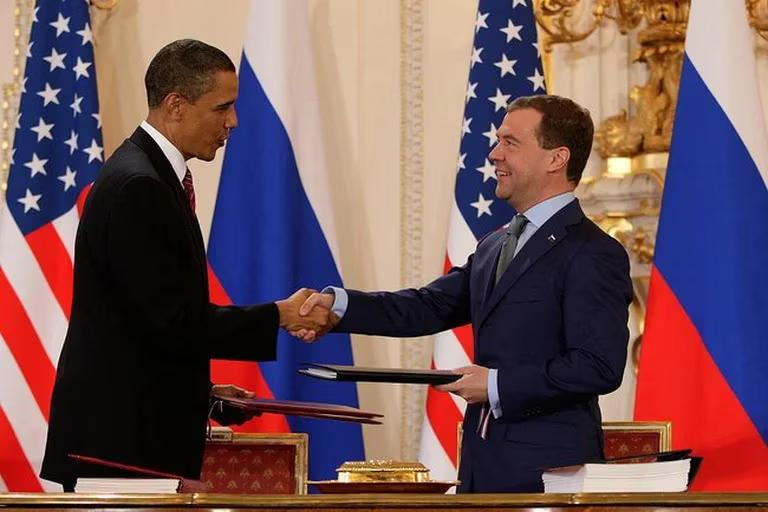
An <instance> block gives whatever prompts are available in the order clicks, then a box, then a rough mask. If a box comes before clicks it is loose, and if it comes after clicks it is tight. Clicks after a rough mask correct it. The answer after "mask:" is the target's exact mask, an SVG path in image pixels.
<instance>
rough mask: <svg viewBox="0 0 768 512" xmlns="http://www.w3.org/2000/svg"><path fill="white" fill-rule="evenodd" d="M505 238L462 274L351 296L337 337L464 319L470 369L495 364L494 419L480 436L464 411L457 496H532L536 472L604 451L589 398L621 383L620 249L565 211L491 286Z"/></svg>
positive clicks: (576, 211)
mask: <svg viewBox="0 0 768 512" xmlns="http://www.w3.org/2000/svg"><path fill="white" fill-rule="evenodd" d="M503 237H504V232H503V231H497V232H495V233H492V234H490V235H488V236H487V237H485V238H484V239H483V240H481V241H480V242H479V243H478V245H477V249H476V250H475V253H474V254H473V255H472V256H470V257H469V260H468V261H467V263H466V264H465V265H464V266H463V267H456V268H454V269H452V270H451V271H450V272H449V273H448V274H446V275H445V276H442V277H440V278H438V279H437V280H435V281H433V282H432V283H430V284H429V285H427V286H426V287H424V288H421V289H419V290H402V291H400V292H395V293H389V292H380V293H362V292H355V291H350V292H349V305H348V308H347V312H346V314H345V315H344V318H343V319H342V321H341V323H340V324H339V327H338V328H339V330H342V331H347V332H358V333H363V334H380V335H384V336H421V335H425V334H432V333H436V332H440V331H444V330H446V329H450V328H453V327H457V326H460V325H463V324H466V323H469V322H471V323H472V328H473V333H474V354H475V362H476V363H477V364H479V365H482V366H486V367H489V368H496V369H498V390H499V397H500V400H501V407H502V412H503V416H502V417H501V418H499V419H498V420H492V421H491V422H490V425H489V430H488V436H487V439H481V438H480V436H479V435H478V434H477V426H478V422H479V414H480V406H479V405H470V406H468V407H467V410H466V414H465V418H464V440H463V445H462V459H461V467H460V468H459V479H460V480H461V486H460V487H459V491H461V492H540V491H542V489H543V487H542V482H541V473H542V471H541V470H542V469H543V468H548V467H554V466H564V465H569V464H577V463H581V462H585V461H587V460H591V459H597V458H600V457H601V456H602V431H601V427H600V423H601V421H600V409H599V408H598V405H597V397H598V395H600V394H603V393H608V392H610V391H613V390H614V389H616V388H617V387H618V386H619V384H621V379H622V375H623V370H624V364H625V361H626V350H627V340H628V336H629V334H628V330H627V315H628V311H627V306H628V305H629V303H630V301H631V300H632V283H631V281H630V278H629V261H628V258H627V254H626V252H625V251H624V249H623V248H622V246H621V245H620V244H619V243H618V242H617V241H616V240H614V239H613V238H611V237H610V236H608V235H607V234H606V233H604V232H603V231H601V230H600V228H598V227H597V226H596V225H595V224H594V223H592V222H591V221H590V220H589V219H587V218H586V217H585V216H584V214H583V213H582V211H581V208H580V207H579V204H578V201H573V202H572V203H570V204H568V205H566V206H565V207H563V208H562V209H561V210H560V211H559V212H557V213H556V214H555V215H554V216H552V217H551V218H550V219H549V220H548V221H547V222H546V223H545V224H544V225H543V226H541V227H540V228H539V229H538V230H537V231H536V233H534V235H533V236H532V237H531V239H530V240H528V242H527V243H526V244H525V245H524V246H523V247H522V248H521V249H520V251H519V252H518V254H517V255H516V256H515V258H514V259H513V260H512V262H511V263H510V265H509V267H508V268H507V270H506V272H505V273H504V275H503V276H502V278H501V280H500V281H499V283H498V284H497V285H495V286H494V276H495V272H496V263H497V261H498V257H499V252H500V250H501V244H502V242H503Z"/></svg>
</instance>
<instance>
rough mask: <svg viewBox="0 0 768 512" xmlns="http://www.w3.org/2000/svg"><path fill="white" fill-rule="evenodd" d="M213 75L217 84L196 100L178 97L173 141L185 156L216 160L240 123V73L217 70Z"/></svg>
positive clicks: (187, 157)
mask: <svg viewBox="0 0 768 512" xmlns="http://www.w3.org/2000/svg"><path fill="white" fill-rule="evenodd" d="M213 77H214V81H215V85H214V86H213V88H212V89H211V90H210V91H208V92H206V93H204V94H202V95H201V96H200V97H199V98H198V99H197V101H194V102H192V101H189V100H188V99H186V98H183V97H182V98H180V99H179V103H178V110H177V111H176V112H175V114H176V116H175V117H177V121H178V122H177V123H176V127H175V130H174V136H173V142H174V144H175V145H176V147H177V148H178V149H179V151H181V153H182V155H184V158H185V159H189V158H199V159H200V160H205V161H211V160H213V158H214V157H215V156H216V151H217V150H218V149H219V148H220V147H222V146H223V145H224V143H225V142H226V140H227V138H228V137H229V130H231V129H232V128H235V127H236V126H237V114H236V113H235V100H236V99H237V75H236V74H235V73H232V72H230V71H218V72H216V73H215V74H214V75H213Z"/></svg>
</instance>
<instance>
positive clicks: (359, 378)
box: [299, 363, 461, 384]
mask: <svg viewBox="0 0 768 512" xmlns="http://www.w3.org/2000/svg"><path fill="white" fill-rule="evenodd" d="M307 366H309V367H310V368H304V369H301V370H299V373H301V374H302V375H309V376H310V377H317V378H318V379H326V380H345V381H356V382H392V383H396V384H448V383H449V382H453V381H456V380H459V379H460V378H461V375H459V374H456V373H453V372H452V371H451V370H426V369H425V370H414V369H410V368H366V367H363V366H342V365H337V364H316V363H309V364H307Z"/></svg>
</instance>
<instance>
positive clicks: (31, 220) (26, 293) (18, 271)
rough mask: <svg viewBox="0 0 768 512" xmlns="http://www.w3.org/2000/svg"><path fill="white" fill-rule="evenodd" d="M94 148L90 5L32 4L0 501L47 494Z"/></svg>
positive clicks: (0, 285)
mask: <svg viewBox="0 0 768 512" xmlns="http://www.w3.org/2000/svg"><path fill="white" fill-rule="evenodd" d="M102 148H103V146H102V139H101V119H100V118H99V102H98V97H97V94H96V72H95V70H94V62H93V40H92V36H91V29H90V18H89V14H88V3H87V2H72V1H70V2H66V1H53V0H51V1H45V2H38V6H37V7H35V14H34V19H33V23H32V29H31V33H30V39H29V44H28V46H27V57H26V67H25V71H24V78H23V82H22V91H21V102H20V108H19V114H18V117H17V118H16V131H15V136H14V146H13V150H12V153H11V155H12V161H11V166H10V170H9V174H8V188H7V191H6V194H5V201H3V202H2V203H1V204H0V304H2V307H1V308H0V380H1V381H2V383H1V384H0V491H2V490H4V489H7V490H10V491H41V490H44V489H48V485H49V484H45V483H43V481H41V480H40V479H38V477H37V475H38V473H39V471H40V464H41V462H42V458H43V450H44V448H45V434H46V430H47V424H48V409H49V405H50V397H51V390H52V388H53V380H54V376H55V373H56V370H55V365H56V362H57V361H58V358H59V352H60V350H61V345H62V343H63V342H64V336H65V334H66V330H67V323H68V322H69V312H70V307H71V302H72V281H73V273H72V268H73V267H72V262H73V248H74V242H75V232H76V230H77V224H78V222H79V219H80V211H81V209H82V203H83V201H84V198H85V195H86V194H87V191H88V190H89V188H90V185H91V183H92V182H93V180H94V178H95V176H96V173H97V172H98V170H99V169H100V168H101V164H102V162H103V160H102V158H103V156H102V155H103V153H102V151H103V149H102ZM56 487H58V486H56Z"/></svg>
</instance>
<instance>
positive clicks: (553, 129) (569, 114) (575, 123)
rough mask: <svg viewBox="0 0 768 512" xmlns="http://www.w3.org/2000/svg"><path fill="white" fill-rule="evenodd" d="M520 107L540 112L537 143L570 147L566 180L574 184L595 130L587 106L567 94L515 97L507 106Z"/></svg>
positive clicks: (545, 145) (511, 108)
mask: <svg viewBox="0 0 768 512" xmlns="http://www.w3.org/2000/svg"><path fill="white" fill-rule="evenodd" d="M524 108H530V109H533V110H535V111H537V112H539V113H540V114H541V122H540V123H539V127H538V129H537V130H536V138H537V139H538V141H539V146H541V147H542V148H544V149H554V148H557V147H560V146H565V147H567V148H568V149H569V150H570V152H571V158H570V159H569V160H568V168H567V169H566V176H567V177H568V180H569V181H571V182H573V183H575V184H577V185H578V183H579V181H581V175H582V174H583V173H584V167H585V166H586V165H587V160H589V154H590V153H591V152H592V139H593V137H594V133H595V127H594V124H593V123H592V116H590V114H589V110H587V109H586V108H584V107H582V106H581V105H579V104H578V103H576V102H575V101H573V100H571V99H569V98H564V97H562V96H556V95H554V94H541V95H537V96H521V97H519V98H517V99H515V100H514V101H513V102H512V103H510V104H509V105H508V106H507V112H512V111H514V110H520V109H524Z"/></svg>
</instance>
